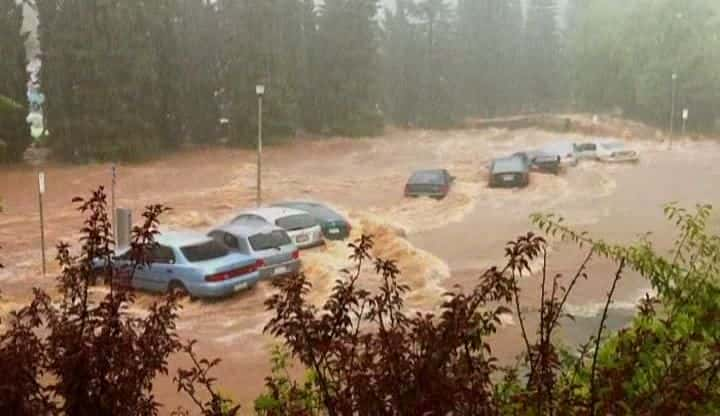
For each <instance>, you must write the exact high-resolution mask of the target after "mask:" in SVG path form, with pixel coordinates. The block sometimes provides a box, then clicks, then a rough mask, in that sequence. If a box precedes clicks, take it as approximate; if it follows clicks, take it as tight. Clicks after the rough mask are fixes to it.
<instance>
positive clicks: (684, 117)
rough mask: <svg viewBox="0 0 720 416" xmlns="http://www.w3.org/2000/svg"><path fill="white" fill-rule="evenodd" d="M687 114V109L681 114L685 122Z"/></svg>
mask: <svg viewBox="0 0 720 416" xmlns="http://www.w3.org/2000/svg"><path fill="white" fill-rule="evenodd" d="M688 114H689V111H688V109H687V108H686V109H684V110H683V113H682V118H683V120H687V119H688Z"/></svg>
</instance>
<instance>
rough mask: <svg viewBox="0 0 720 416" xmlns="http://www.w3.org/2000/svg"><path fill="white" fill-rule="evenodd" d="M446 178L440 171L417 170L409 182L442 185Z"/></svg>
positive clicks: (412, 183)
mask: <svg viewBox="0 0 720 416" xmlns="http://www.w3.org/2000/svg"><path fill="white" fill-rule="evenodd" d="M443 182H444V178H443V175H442V173H440V172H415V173H414V174H413V175H412V176H411V177H410V181H409V183H410V184H411V185H420V184H430V185H442V184H443Z"/></svg>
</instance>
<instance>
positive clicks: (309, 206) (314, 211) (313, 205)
mask: <svg viewBox="0 0 720 416" xmlns="http://www.w3.org/2000/svg"><path fill="white" fill-rule="evenodd" d="M272 206H278V207H286V208H292V209H298V210H300V211H306V210H307V212H309V213H310V214H311V215H313V216H320V217H323V219H325V217H328V218H330V219H342V215H340V214H339V213H338V212H337V211H335V209H333V208H332V207H330V206H328V205H325V204H323V203H320V202H316V201H307V200H306V201H301V200H295V201H282V202H278V203H276V204H273V205H272Z"/></svg>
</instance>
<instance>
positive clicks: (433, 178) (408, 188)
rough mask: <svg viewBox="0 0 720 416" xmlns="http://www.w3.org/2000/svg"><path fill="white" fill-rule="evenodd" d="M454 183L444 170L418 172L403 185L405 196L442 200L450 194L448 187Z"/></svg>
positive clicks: (452, 177) (453, 179)
mask: <svg viewBox="0 0 720 416" xmlns="http://www.w3.org/2000/svg"><path fill="white" fill-rule="evenodd" d="M454 181H455V177H454V176H451V175H450V173H449V172H448V171H447V170H446V169H434V170H419V171H416V172H414V173H413V174H412V176H410V179H409V180H408V182H407V184H406V185H405V196H408V197H418V196H429V197H432V198H436V199H442V198H445V197H446V196H447V194H448V192H450V185H451V184H452V183H453V182H454Z"/></svg>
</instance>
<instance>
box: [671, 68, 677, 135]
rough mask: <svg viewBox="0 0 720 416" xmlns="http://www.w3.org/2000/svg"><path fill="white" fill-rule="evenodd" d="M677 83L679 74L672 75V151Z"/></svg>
mask: <svg viewBox="0 0 720 416" xmlns="http://www.w3.org/2000/svg"><path fill="white" fill-rule="evenodd" d="M676 83H677V74H676V73H675V72H673V73H672V102H671V104H670V148H671V149H672V140H673V130H674V127H675V89H676V88H675V84H676Z"/></svg>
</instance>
